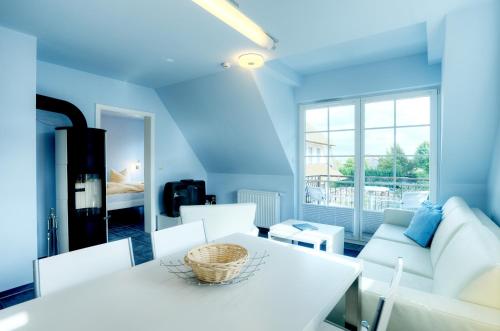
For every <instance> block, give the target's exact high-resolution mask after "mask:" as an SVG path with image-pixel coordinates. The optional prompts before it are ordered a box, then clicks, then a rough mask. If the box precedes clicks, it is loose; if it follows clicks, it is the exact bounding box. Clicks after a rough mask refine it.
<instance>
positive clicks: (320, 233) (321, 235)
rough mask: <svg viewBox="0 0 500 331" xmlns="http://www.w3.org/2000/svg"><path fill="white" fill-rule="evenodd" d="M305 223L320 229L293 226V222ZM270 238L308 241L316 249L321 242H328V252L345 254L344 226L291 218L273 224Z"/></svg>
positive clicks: (293, 241)
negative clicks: (302, 228) (301, 228)
mask: <svg viewBox="0 0 500 331" xmlns="http://www.w3.org/2000/svg"><path fill="white" fill-rule="evenodd" d="M303 223H307V224H311V225H312V226H315V227H317V228H318V230H304V231H301V230H299V229H297V228H295V227H294V226H293V224H303ZM268 238H269V239H277V240H285V241H290V242H292V243H298V242H303V243H308V244H312V245H313V246H314V249H316V250H320V246H321V244H322V243H323V242H326V251H327V252H329V253H336V254H344V228H343V227H341V226H335V225H328V224H320V223H313V222H306V221H301V220H295V219H290V220H287V221H284V222H282V223H279V224H276V225H273V226H271V228H270V229H269V233H268Z"/></svg>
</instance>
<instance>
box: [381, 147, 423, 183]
mask: <svg viewBox="0 0 500 331" xmlns="http://www.w3.org/2000/svg"><path fill="white" fill-rule="evenodd" d="M394 156H395V157H396V175H397V176H400V177H414V174H413V163H412V162H411V160H409V159H408V157H406V155H405V153H404V151H403V149H402V148H401V146H399V145H396V147H395V148H394V147H391V148H390V150H388V151H387V153H386V155H385V156H383V157H381V158H380V159H379V160H378V165H377V171H378V172H379V175H378V176H392V175H393V169H394Z"/></svg>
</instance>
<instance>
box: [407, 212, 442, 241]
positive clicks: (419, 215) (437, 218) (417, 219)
mask: <svg viewBox="0 0 500 331" xmlns="http://www.w3.org/2000/svg"><path fill="white" fill-rule="evenodd" d="M442 216H443V212H442V211H441V209H438V208H433V207H429V206H427V205H423V206H422V207H420V208H419V209H418V210H417V211H416V212H415V215H413V218H412V219H411V222H410V226H408V229H406V230H405V232H404V234H405V236H407V237H408V238H410V239H411V240H413V241H414V242H416V243H417V244H419V245H420V246H422V247H429V246H430V244H431V241H432V237H433V236H434V232H436V230H437V228H438V226H439V223H440V222H441V218H442Z"/></svg>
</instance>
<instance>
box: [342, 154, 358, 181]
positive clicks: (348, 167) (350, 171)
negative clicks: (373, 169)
mask: <svg viewBox="0 0 500 331" xmlns="http://www.w3.org/2000/svg"><path fill="white" fill-rule="evenodd" d="M355 167H356V165H355V164H354V158H352V157H350V158H348V159H347V160H346V161H345V163H344V164H343V165H342V166H341V167H340V168H339V172H340V173H341V174H342V175H344V176H351V177H352V176H354V170H355Z"/></svg>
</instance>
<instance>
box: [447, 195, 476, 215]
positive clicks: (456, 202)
mask: <svg viewBox="0 0 500 331" xmlns="http://www.w3.org/2000/svg"><path fill="white" fill-rule="evenodd" d="M459 207H469V205H467V203H466V202H465V200H464V199H462V198H460V197H457V196H454V197H451V198H449V199H448V200H447V201H446V203H445V204H444V205H443V208H442V210H443V217H446V216H448V215H449V214H450V213H451V212H452V211H454V210H455V209H456V208H459Z"/></svg>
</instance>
